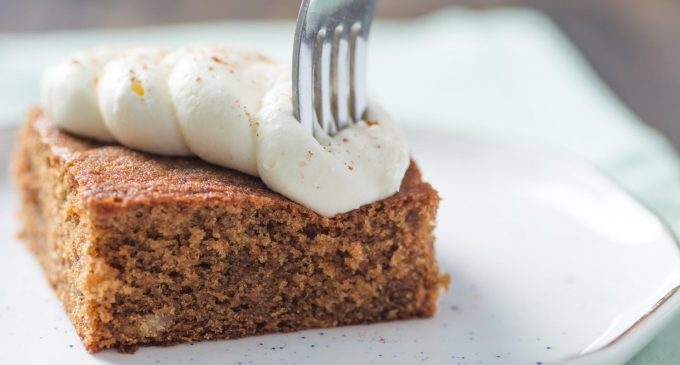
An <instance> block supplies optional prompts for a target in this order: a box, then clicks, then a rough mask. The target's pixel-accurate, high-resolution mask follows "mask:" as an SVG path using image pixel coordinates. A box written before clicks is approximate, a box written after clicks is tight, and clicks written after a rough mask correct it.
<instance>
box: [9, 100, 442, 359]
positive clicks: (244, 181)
mask: <svg viewBox="0 0 680 365" xmlns="http://www.w3.org/2000/svg"><path fill="white" fill-rule="evenodd" d="M19 142H20V144H19V148H18V151H17V153H16V155H15V159H14V177H15V180H16V183H17V185H18V186H19V188H20V190H21V193H22V197H23V205H22V208H21V214H20V216H21V219H22V220H23V223H24V231H23V235H24V237H25V239H26V240H27V243H28V247H29V248H30V250H31V251H32V252H33V253H34V254H35V256H36V257H37V259H38V260H39V262H40V264H41V265H42V267H43V269H44V271H45V274H46V276H47V279H48V280H49V282H50V284H51V285H52V287H53V288H54V290H55V292H56V293H57V295H58V296H59V298H60V299H61V301H62V302H63V304H64V307H65V309H66V312H67V313H68V315H69V317H70V319H71V320H72V322H73V324H74V326H75V329H76V331H77V333H78V335H79V336H80V337H81V338H82V341H83V343H84V344H85V347H86V348H87V350H89V351H90V352H97V351H100V350H102V349H105V348H118V349H121V350H130V349H134V348H135V347H136V346H138V345H146V344H174V343H179V342H187V341H198V340H207V339H222V338H238V337H243V336H249V335H255V334H264V333H271V332H289V331H296V330H301V329H306V328H316V327H333V326H340V325H349V324H357V323H369V322H376V321H384V320H396V319H406V318H414V317H429V316H432V315H433V313H434V311H435V301H436V299H437V295H438V291H439V289H440V288H441V287H442V286H443V285H445V284H446V282H447V277H446V276H445V275H442V274H440V272H439V269H438V266H437V263H436V261H435V255H434V249H433V227H434V221H435V215H436V212H437V206H438V203H439V198H438V195H437V192H436V191H435V190H434V189H433V188H432V187H431V186H430V185H429V184H428V183H426V182H424V181H422V180H421V176H420V173H419V171H418V168H417V166H416V164H415V163H414V162H413V161H412V162H411V164H410V167H409V168H408V170H407V172H406V175H405V177H404V179H403V182H402V185H401V189H400V190H399V192H398V193H397V194H395V195H393V196H391V197H389V198H386V199H383V200H380V201H376V202H374V203H371V204H368V205H364V206H362V207H361V208H359V209H356V210H352V211H350V212H348V213H344V214H339V215H336V216H334V217H330V218H329V217H324V216H321V215H319V214H317V213H315V212H314V211H312V210H310V209H308V208H305V207H303V206H302V205H300V204H298V203H295V202H293V201H291V200H289V199H287V198H285V197H283V196H281V195H279V194H276V193H274V192H272V191H271V190H269V189H268V188H267V187H266V186H265V185H264V184H263V183H262V182H261V181H260V179H259V178H257V177H252V176H249V175H245V174H242V173H240V172H236V171H234V170H230V169H226V168H222V167H218V166H214V165H211V164H208V163H205V162H203V161H201V160H199V159H196V158H191V157H181V158H180V157H160V156H156V155H150V154H146V153H142V152H137V151H134V150H132V149H129V148H126V147H122V146H120V145H114V144H105V143H99V142H95V141H93V140H88V139H83V138H79V137H75V136H73V135H70V134H68V133H65V132H62V131H60V130H58V129H57V128H55V126H54V123H53V122H52V121H51V120H49V119H48V118H46V117H44V116H43V113H42V112H41V110H40V109H37V108H36V109H32V110H30V111H29V113H28V120H27V121H26V123H25V125H24V126H23V128H22V130H21V131H20V135H19Z"/></svg>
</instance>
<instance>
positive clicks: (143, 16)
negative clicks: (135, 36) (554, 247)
mask: <svg viewBox="0 0 680 365" xmlns="http://www.w3.org/2000/svg"><path fill="white" fill-rule="evenodd" d="M379 4H380V5H379V9H378V15H379V16H384V17H411V16H417V15H421V14H424V13H427V12H429V11H432V10H435V9H437V8H439V7H442V6H446V5H465V6H472V7H493V6H505V5H522V6H530V7H534V8H537V9H539V10H542V11H544V12H545V13H547V14H548V15H549V16H550V17H551V18H553V19H554V20H555V21H556V22H557V24H558V25H559V26H560V27H561V28H562V29H563V30H564V31H565V33H566V34H567V35H568V36H569V37H570V38H571V39H572V40H573V41H574V43H575V44H576V45H577V46H578V47H579V48H580V49H581V50H582V51H583V53H584V54H585V55H586V57H587V58H588V60H590V62H591V63H592V64H593V66H594V67H595V69H596V70H597V72H598V73H600V75H601V76H602V77H603V78H604V79H605V81H606V82H607V83H609V85H610V86H611V87H612V88H613V89H614V91H615V92H616V93H617V94H618V95H619V96H620V97H621V99H623V101H624V102H625V103H626V104H628V105H629V106H630V108H631V109H632V110H633V111H634V112H635V113H637V114H638V115H639V116H640V117H641V119H642V120H644V121H645V122H647V123H648V124H650V125H652V126H654V127H655V128H657V129H658V130H660V131H662V132H663V133H664V134H665V135H666V136H668V137H669V138H670V139H671V140H672V141H673V142H674V144H675V146H676V148H678V149H680V0H417V1H415V0H414V1H408V0H380V2H379ZM298 6H299V0H117V1H93V0H0V32H3V31H42V30H52V29H66V28H89V27H125V26H140V25H149V24H163V23H174V22H193V21H209V20H219V19H240V18H293V17H295V16H296V14H297V9H298Z"/></svg>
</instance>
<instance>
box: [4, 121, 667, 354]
mask: <svg viewBox="0 0 680 365" xmlns="http://www.w3.org/2000/svg"><path fill="white" fill-rule="evenodd" d="M410 134H411V136H410V137H411V143H412V146H413V150H414V153H415V156H416V157H417V159H418V161H419V163H420V165H421V169H422V170H423V171H424V174H425V177H426V179H427V180H429V181H430V182H431V183H432V185H434V186H435V187H436V188H437V189H439V191H440V193H441V196H442V198H443V200H442V204H441V209H440V214H439V226H438V228H437V237H438V239H437V250H438V258H439V262H440V264H441V266H442V268H443V270H445V271H448V272H449V273H451V276H452V278H453V283H452V285H451V288H450V290H449V292H448V293H447V294H444V295H443V298H441V300H440V301H439V309H438V311H437V314H436V316H435V317H434V318H432V319H427V320H412V321H400V322H392V323H383V324H375V325H367V326H351V327H342V328H335V329H324V330H309V331H302V332H296V333H291V334H282V335H266V336H259V337H251V338H245V339H241V340H232V341H213V342H203V343H197V344H194V345H179V346H174V347H169V348H160V347H147V348H141V349H140V350H139V351H138V352H137V353H136V354H134V355H125V354H119V353H117V352H115V351H104V352H101V353H98V354H96V355H90V354H88V353H87V352H85V350H84V349H83V347H82V345H81V344H80V341H79V339H78V337H77V336H76V334H75V332H74V330H73V327H72V326H71V324H70V322H69V321H68V319H67V318H66V315H65V314H64V311H63V309H62V308H61V304H60V303H59V302H58V301H57V300H56V298H55V296H54V295H53V293H52V292H51V290H50V289H49V287H48V285H47V283H46V281H45V280H44V279H43V276H42V273H41V271H40V268H39V267H38V265H37V264H36V262H35V260H34V259H33V258H32V256H31V255H30V254H29V253H28V252H27V251H26V250H25V249H24V247H23V246H22V245H21V243H20V242H18V241H17V239H16V238H15V232H16V231H17V229H18V224H17V223H16V222H15V221H14V220H13V219H12V211H14V210H15V209H16V203H17V199H16V196H15V194H16V193H15V192H14V191H13V190H11V189H9V188H7V187H6V186H4V187H3V188H2V192H1V194H2V195H1V196H0V202H2V205H1V208H0V209H1V211H0V225H1V226H0V228H1V229H0V235H1V236H0V267H1V268H2V270H3V271H2V275H0V344H2V351H0V363H2V364H13V363H16V364H25V363H33V364H53V363H64V364H74V363H88V364H149V363H151V364H153V363H162V364H218V363H219V364H262V363H279V364H300V363H305V364H319V363H323V364H326V365H329V364H355V363H375V364H414V363H428V364H430V363H431V364H445V363H446V364H480V363H483V364H539V363H543V364H548V363H561V362H563V361H564V362H569V363H579V364H580V363H606V364H616V363H622V362H625V361H626V360H627V359H628V358H630V357H631V356H632V355H633V354H635V352H637V351H638V350H639V349H640V348H641V347H642V346H643V345H644V344H645V343H646V342H648V341H649V340H651V338H652V337H653V336H654V335H655V334H656V333H657V332H658V330H659V329H660V328H661V326H662V325H663V324H664V323H665V322H666V321H667V320H668V319H669V318H670V316H671V315H673V314H674V313H676V312H678V308H680V294H677V295H675V291H676V290H677V288H678V286H679V285H680V250H678V246H677V244H676V241H675V239H674V238H673V236H672V235H671V234H670V233H669V230H668V229H667V228H666V227H665V226H664V224H663V223H661V221H660V220H659V219H658V218H657V217H656V216H655V215H654V214H652V213H651V212H650V211H649V210H647V209H646V208H644V207H643V206H641V205H640V204H639V203H638V202H637V201H635V200H634V199H632V198H631V197H630V196H629V195H628V194H627V193H625V192H624V191H622V190H621V189H620V188H619V187H617V186H616V185H615V184H613V183H612V182H610V181H609V180H608V179H606V178H604V177H603V176H602V175H601V174H600V173H599V172H597V171H596V170H595V169H593V168H590V167H588V166H586V165H585V164H583V163H580V162H576V161H574V160H572V159H569V158H565V157H564V156H562V155H560V154H557V153H555V152H547V151H545V150H541V149H538V148H532V147H525V146H522V147H520V146H513V145H510V144H506V143H499V142H489V141H484V140H480V139H475V138H471V137H463V136H456V135H447V134H441V133H433V132H424V131H417V132H412V133H410ZM0 168H5V167H3V166H0Z"/></svg>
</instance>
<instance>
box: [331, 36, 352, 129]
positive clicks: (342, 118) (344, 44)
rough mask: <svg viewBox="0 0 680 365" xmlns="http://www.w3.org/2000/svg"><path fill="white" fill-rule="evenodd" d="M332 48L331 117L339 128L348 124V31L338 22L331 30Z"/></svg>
mask: <svg viewBox="0 0 680 365" xmlns="http://www.w3.org/2000/svg"><path fill="white" fill-rule="evenodd" d="M333 33H334V34H333V49H332V52H331V53H332V60H333V61H332V63H331V86H332V89H333V104H332V109H333V117H334V119H335V123H336V124H337V129H338V130H341V129H343V128H345V127H347V125H348V124H349V120H348V115H349V104H348V103H349V100H348V98H349V86H350V85H349V49H348V48H349V40H348V37H349V31H348V29H347V27H345V26H344V25H342V24H340V25H338V26H337V27H336V28H335V31H334V32H333Z"/></svg>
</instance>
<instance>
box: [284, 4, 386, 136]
mask: <svg viewBox="0 0 680 365" xmlns="http://www.w3.org/2000/svg"><path fill="white" fill-rule="evenodd" d="M376 2H377V0H303V2H302V5H301V6H300V13H299V15H298V20H297V29H296V31H295V44H294V46H293V109H294V113H295V117H296V118H297V120H299V121H300V123H302V125H303V126H304V127H305V129H307V130H308V131H309V132H310V133H312V134H313V135H314V136H317V135H318V133H319V131H320V130H322V131H323V132H325V133H326V134H329V135H334V134H336V133H337V132H338V131H339V130H342V129H343V128H346V127H347V126H349V125H350V124H351V123H356V122H358V121H360V120H362V119H363V117H364V114H365V112H366V106H367V101H366V43H367V41H368V32H369V30H370V28H371V21H372V20H373V11H374V10H375V6H376ZM319 128H320V129H319Z"/></svg>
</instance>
